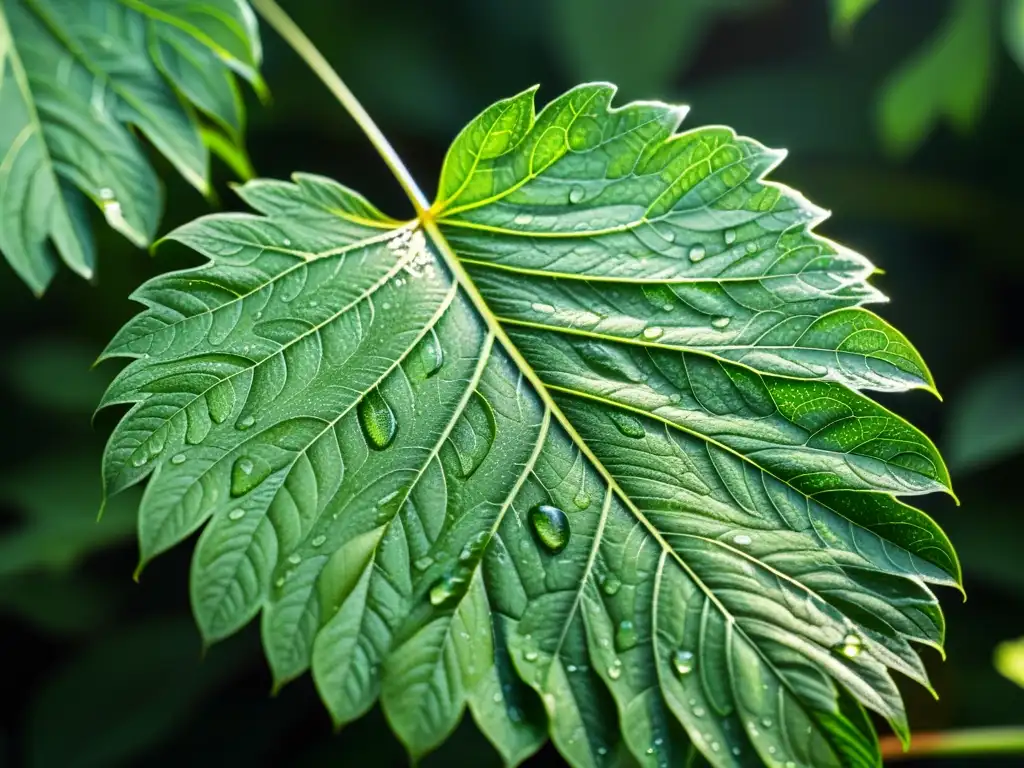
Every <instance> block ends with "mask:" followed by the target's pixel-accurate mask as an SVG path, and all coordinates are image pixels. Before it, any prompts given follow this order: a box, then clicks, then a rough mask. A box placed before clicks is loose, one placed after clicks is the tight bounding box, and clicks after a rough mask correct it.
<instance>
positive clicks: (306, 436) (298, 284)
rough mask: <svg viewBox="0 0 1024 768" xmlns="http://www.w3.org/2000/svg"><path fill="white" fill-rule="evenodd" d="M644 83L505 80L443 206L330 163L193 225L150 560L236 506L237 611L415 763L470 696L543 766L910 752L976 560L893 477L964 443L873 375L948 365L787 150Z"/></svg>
mask: <svg viewBox="0 0 1024 768" xmlns="http://www.w3.org/2000/svg"><path fill="white" fill-rule="evenodd" d="M613 93H614V89H613V88H612V87H611V86H608V85H605V84H590V85H583V86H580V87H578V88H575V89H573V90H571V91H569V92H568V93H566V94H564V95H563V96H561V97H559V98H557V99H555V100H554V101H553V102H551V103H550V104H548V105H547V106H546V107H545V108H544V109H543V111H541V112H540V113H539V114H536V115H535V114H534V92H533V90H532V89H531V90H529V91H526V92H524V93H522V94H520V95H518V96H515V97H513V98H511V99H509V100H506V101H502V102H499V103H497V104H495V105H494V106H492V107H490V108H488V109H487V110H486V111H485V112H484V113H483V114H481V115H480V116H479V117H478V118H476V119H475V120H474V121H473V122H472V123H470V124H469V125H468V126H467V127H466V128H465V129H464V130H463V132H462V133H461V134H460V135H459V137H458V138H457V139H456V141H455V143H454V144H453V146H452V148H451V149H450V151H449V154H448V156H447V159H446V161H445V164H444V168H443V171H442V177H441V181H440V187H439V192H438V196H437V202H436V203H435V204H434V206H433V207H432V209H431V211H430V214H429V215H430V217H431V218H432V219H433V220H434V222H436V225H437V228H438V230H439V231H440V233H441V235H440V236H436V235H435V236H434V237H431V235H430V234H429V232H427V231H425V230H424V229H423V228H421V226H420V224H419V223H418V222H417V221H413V222H397V221H394V220H392V219H390V218H388V217H386V216H384V215H383V214H381V213H380V212H378V211H377V210H376V209H375V208H374V207H373V206H372V205H370V204H369V203H368V202H367V201H366V200H365V199H364V198H362V197H361V196H359V195H358V194H356V193H355V192H353V191H351V190H349V189H346V188H345V187H342V186H340V185H339V184H337V183H336V182H333V181H331V180H328V179H325V178H322V177H317V176H312V175H302V174H299V175H296V176H295V177H294V179H293V181H292V182H290V183H289V182H281V181H269V180H258V181H253V182H250V183H248V184H246V185H245V186H243V187H242V188H241V189H240V194H241V196H242V197H243V198H244V200H245V201H246V202H247V203H248V204H249V205H250V206H251V207H252V208H253V209H255V210H256V211H257V213H256V214H220V215H214V216H208V217H205V218H202V219H199V220H197V221H195V222H193V223H191V224H188V225H186V226H184V227H182V228H180V229H178V230H177V231H175V232H174V233H172V235H171V236H170V237H171V238H172V239H174V240H177V241H179V242H181V243H184V244H185V245H187V246H189V247H191V248H193V249H195V250H196V251H198V252H199V253H200V254H202V255H203V256H205V257H206V258H207V259H208V260H209V261H208V262H207V263H206V264H204V265H203V266H200V267H197V268H195V269H189V270H184V271H180V272H174V273H171V274H167V275H165V276H162V277H159V278H156V279H154V280H152V281H150V282H149V283H147V284H146V285H144V286H143V287H142V288H140V289H139V290H138V291H137V292H136V294H135V295H134V298H135V299H136V300H137V301H139V302H141V303H142V304H144V305H145V306H146V310H145V311H144V312H142V313H141V314H140V315H138V316H137V317H136V318H134V319H133V320H132V321H131V322H129V323H128V324H127V325H126V326H125V327H124V328H123V329H122V330H121V332H120V333H119V334H118V335H117V336H116V338H115V339H114V340H113V341H112V343H111V344H110V346H109V347H108V349H107V351H106V353H105V355H106V356H107V357H127V358H132V361H131V362H130V364H129V365H128V366H127V367H126V368H125V369H124V370H123V372H122V373H121V374H120V375H119V376H118V378H117V379H116V380H115V382H114V383H113V384H112V386H111V388H110V390H109V391H108V393H107V395H106V397H105V399H104V404H105V405H112V404H130V405H131V409H130V410H129V412H128V413H127V415H126V416H125V417H124V418H123V420H122V421H121V423H120V424H119V425H118V427H117V428H116V430H115V431H114V433H113V435H112V437H111V439H110V443H109V446H108V449H107V452H106V456H105V462H104V476H105V484H106V488H107V491H108V492H110V493H113V492H117V491H120V490H122V489H123V488H126V487H128V486H130V485H132V484H134V483H137V482H139V481H140V480H142V479H143V478H146V477H149V483H148V487H147V488H146V492H145V496H144V500H143V502H142V506H141V511H140V519H139V534H140V542H141V556H142V562H143V564H144V563H145V562H148V561H149V560H150V559H151V558H152V557H154V556H155V555H156V554H158V553H160V552H163V551H164V550H166V549H168V548H169V547H172V546H174V545H175V544H177V543H179V542H180V541H182V540H183V539H185V538H186V537H188V536H189V535H190V534H192V533H193V532H195V531H198V530H200V529H202V533H201V535H200V536H199V540H198V544H197V545H196V549H195V553H194V557H193V561H192V573H191V596H192V603H193V607H194V611H195V615H196V618H197V621H198V623H199V626H200V628H201V630H202V633H203V635H204V637H205V638H206V639H207V640H208V641H215V640H217V639H220V638H223V637H225V636H227V635H230V634H231V633H233V632H235V631H237V630H238V629H239V628H240V627H242V626H243V625H245V624H246V623H248V622H249V621H250V620H252V619H253V618H254V617H256V616H257V615H259V616H260V621H261V624H262V634H263V640H264V646H265V649H266V655H267V658H268V660H269V663H270V666H271V668H272V670H273V674H274V677H275V680H276V684H277V685H280V684H283V683H284V682H286V681H288V680H290V679H292V678H294V677H296V676H298V675H301V674H302V673H304V672H305V671H306V670H307V669H311V670H312V674H313V678H314V680H315V682H316V685H317V687H318V689H319V691H320V694H321V696H322V698H323V700H324V702H325V704H326V706H327V708H328V709H329V710H330V713H331V715H332V716H333V718H334V720H335V721H336V722H337V723H338V724H339V725H340V724H344V723H349V722H351V721H353V720H355V719H356V718H358V717H359V716H360V715H362V714H363V713H365V712H366V711H367V710H368V709H369V708H370V707H371V706H372V705H373V704H374V702H375V701H376V700H377V699H380V701H381V704H382V706H383V709H384V712H385V714H386V715H387V717H388V719H389V721H390V723H391V725H392V727H393V728H394V730H395V732H396V733H397V735H398V736H399V738H400V739H401V740H402V741H403V742H404V743H405V744H406V746H407V747H408V749H409V751H410V753H411V755H413V756H414V757H417V756H420V755H422V754H424V753H426V752H429V751H430V750H432V749H434V748H435V747H437V746H438V745H439V744H440V743H441V742H442V741H443V740H444V739H445V738H446V737H447V736H448V734H450V733H451V732H452V730H453V729H454V728H455V727H456V725H457V723H458V722H459V720H460V718H461V717H462V716H463V713H464V710H465V709H466V707H467V706H468V708H469V710H470V712H471V713H472V715H473V717H474V718H475V720H476V722H477V724H478V725H479V727H480V728H481V730H482V731H483V732H484V733H485V734H486V736H487V737H488V738H489V739H490V740H491V741H492V743H493V744H494V746H495V747H496V749H497V750H498V751H499V752H500V753H501V754H502V756H503V757H504V759H505V760H506V761H507V762H508V763H510V764H516V763H518V762H520V761H522V760H523V759H525V758H526V757H527V756H529V755H530V754H532V753H533V752H534V751H536V750H537V749H538V748H539V746H540V745H541V744H542V743H543V741H544V740H545V739H546V738H547V737H548V736H550V738H551V739H552V740H553V741H554V744H555V746H556V747H557V748H558V750H559V751H560V752H561V754H562V755H563V756H564V757H565V758H566V760H567V761H568V762H569V763H570V764H572V765H576V766H590V765H612V764H615V765H618V764H631V761H632V760H635V761H636V762H639V763H640V764H641V765H645V766H647V765H650V766H654V765H682V764H684V762H685V760H686V759H687V756H688V755H691V753H692V752H693V751H694V750H696V751H699V752H700V753H702V754H703V755H704V756H705V757H706V758H707V760H709V761H710V762H711V763H712V764H713V765H716V766H754V765H761V764H770V765H779V766H814V767H815V768H821V767H822V766H833V765H834V766H873V765H878V764H879V762H880V758H879V754H878V747H877V739H876V736H875V734H874V731H873V729H872V725H871V723H870V720H869V719H868V718H867V715H866V712H865V708H866V709H870V710H873V711H874V712H877V713H879V714H881V715H882V716H883V717H885V718H886V719H888V721H889V722H890V723H891V724H892V726H893V727H894V728H895V730H896V731H897V733H899V734H900V735H901V736H904V737H905V736H906V734H907V724H906V717H905V712H904V707H903V704H902V702H901V698H900V694H899V692H898V690H897V688H896V686H895V684H894V682H893V679H892V677H891V672H892V671H898V672H900V673H902V674H903V675H906V676H908V677H910V678H912V679H914V680H916V681H918V682H920V683H922V684H923V685H926V686H927V685H928V681H927V677H926V673H925V670H924V668H923V665H922V662H921V660H920V658H919V656H918V653H917V650H916V645H917V644H925V645H930V646H933V647H940V646H941V643H942V639H943V618H942V614H941V611H940V609H939V606H938V603H937V601H936V598H935V596H934V595H933V593H932V592H931V591H930V588H929V585H932V584H942V585H947V586H953V587H957V586H958V585H959V579H960V574H959V566H958V564H957V560H956V556H955V554H954V552H953V550H952V548H951V546H950V544H949V542H948V540H947V539H946V537H945V536H944V534H943V533H942V532H941V530H940V529H939V528H938V527H937V526H936V524H935V523H934V522H933V521H932V520H931V519H929V518H928V517H927V516H926V515H924V514H923V513H922V512H919V511H918V510H915V509H913V508H912V507H910V506H907V505H905V504H903V503H902V502H900V501H898V500H897V497H898V496H904V495H915V494H922V493H928V492H931V491H948V490H949V478H948V475H947V472H946V469H945V466H944V464H943V462H942V459H941V458H940V456H939V455H938V453H937V451H936V449H935V448H934V446H933V445H932V443H931V442H930V441H929V440H928V439H927V438H926V437H925V436H924V435H922V434H921V433H920V432H919V431H917V430H916V429H915V428H914V427H912V426H910V425H909V424H908V423H906V422H905V421H903V420H902V419H901V418H899V417H898V416H896V415H894V414H893V413H891V412H889V411H887V410H885V409H884V408H882V407H881V406H879V405H877V404H876V403H874V402H873V401H872V400H870V399H869V398H868V397H866V396H864V395H863V394H861V393H860V391H861V390H882V391H897V390H905V389H910V388H922V389H928V390H932V389H933V385H932V380H931V378H930V376H929V374H928V371H927V368H926V367H925V365H924V363H923V362H922V361H921V359H920V357H919V356H918V354H917V352H916V351H915V350H914V349H913V347H912V346H911V345H910V344H909V343H908V342H907V340H906V339H905V338H904V337H903V336H902V335H901V334H899V333H898V332H897V331H896V330H894V329H893V328H891V327H890V326H889V325H888V324H887V323H886V322H885V321H884V320H882V319H880V318H879V317H878V316H877V315H875V314H873V313H871V312H869V311H868V310H866V309H864V308H863V305H864V304H866V303H869V302H877V301H880V300H882V299H883V297H882V296H881V294H880V293H879V292H878V291H877V290H876V289H875V288H873V287H871V286H870V285H869V284H868V282H867V278H868V276H869V275H870V274H871V273H872V271H873V267H872V266H871V264H870V263H869V262H868V261H867V260H866V259H865V258H864V257H862V256H860V255H858V254H856V253H853V252H851V251H849V250H847V249H845V248H842V247H840V246H838V245H836V244H834V243H832V242H829V241H827V240H825V239H823V238H821V237H820V236H818V235H816V234H813V233H812V231H811V230H812V228H813V226H814V225H815V224H816V223H817V222H819V221H820V220H821V219H823V218H824V216H825V214H824V213H823V212H822V211H821V210H819V209H817V208H815V207H813V206H812V205H810V204H809V203H808V202H807V201H806V200H805V199H804V198H802V197H801V196H800V195H799V194H797V193H796V192H794V191H792V190H790V189H788V188H786V187H784V186H781V185H778V184H774V183H771V182H767V181H764V180H763V177H764V175H765V174H766V173H767V172H768V171H769V170H770V169H771V168H772V167H774V166H775V165H776V164H777V163H778V162H779V160H780V158H781V156H782V155H781V153H779V152H775V151H772V150H769V149H766V148H765V147H763V146H761V145H760V144H758V143H757V142H755V141H752V140H750V139H747V138H742V137H738V136H737V135H736V134H735V133H734V132H732V131H731V130H729V129H727V128H721V127H710V128H698V129H695V130H691V131H689V132H686V133H682V134H676V133H675V131H676V128H677V127H678V124H679V122H680V121H681V119H682V116H683V114H684V110H682V109H679V108H676V107H671V106H668V105H664V104H660V103H634V104H629V105H627V106H624V107H621V108H614V109H613V108H611V106H610V103H611V99H612V96H613ZM452 251H453V252H454V253H455V254H456V255H457V257H458V261H457V262H452V261H451V260H450V256H448V255H447V254H450V252H452ZM458 265H461V266H458ZM456 266H458V268H455V267H456ZM463 269H464V270H465V271H466V272H467V273H468V274H469V276H470V277H471V280H465V279H456V277H457V276H458V274H459V272H460V270H463ZM531 371H532V372H533V373H531ZM534 373H535V374H536V377H539V380H540V381H541V382H542V385H541V386H539V387H535V386H533V385H532V384H531V383H530V380H531V378H532V379H533V380H534V381H537V378H536V377H534ZM630 756H631V757H630Z"/></svg>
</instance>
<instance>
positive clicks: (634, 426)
mask: <svg viewBox="0 0 1024 768" xmlns="http://www.w3.org/2000/svg"><path fill="white" fill-rule="evenodd" d="M610 416H611V419H612V422H613V423H614V424H615V426H616V427H618V430H619V432H621V433H622V434H624V435H625V436H626V437H631V438H633V439H634V440H640V439H641V438H644V437H647V432H646V431H645V430H644V425H643V424H641V423H640V422H639V421H637V420H636V419H634V418H633V417H632V416H630V415H629V414H628V413H618V412H617V411H612V412H611V414H610Z"/></svg>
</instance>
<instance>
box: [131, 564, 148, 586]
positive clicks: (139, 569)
mask: <svg viewBox="0 0 1024 768" xmlns="http://www.w3.org/2000/svg"><path fill="white" fill-rule="evenodd" d="M145 567H146V561H145V560H142V559H140V560H139V564H138V565H136V566H135V570H134V571H133V572H132V581H134V582H135V583H136V584H138V583H139V580H140V579H141V578H142V569H143V568H145Z"/></svg>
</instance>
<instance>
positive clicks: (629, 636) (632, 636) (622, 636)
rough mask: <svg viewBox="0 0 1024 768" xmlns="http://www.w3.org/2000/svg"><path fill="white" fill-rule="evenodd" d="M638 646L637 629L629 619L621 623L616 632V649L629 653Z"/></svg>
mask: <svg viewBox="0 0 1024 768" xmlns="http://www.w3.org/2000/svg"><path fill="white" fill-rule="evenodd" d="M635 645H636V628H635V627H634V626H633V622H632V621H630V620H629V619H623V620H622V621H620V622H619V628H618V629H617V630H616V631H615V647H616V648H618V649H619V650H620V651H628V650H629V649H630V648H632V647H633V646H635Z"/></svg>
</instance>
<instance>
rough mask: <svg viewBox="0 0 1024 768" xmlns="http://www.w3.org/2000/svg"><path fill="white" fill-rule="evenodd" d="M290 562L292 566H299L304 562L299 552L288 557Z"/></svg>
mask: <svg viewBox="0 0 1024 768" xmlns="http://www.w3.org/2000/svg"><path fill="white" fill-rule="evenodd" d="M288 562H289V563H291V564H292V565H298V564H299V563H301V562H302V555H300V554H299V553H298V552H296V553H295V554H293V555H289V556H288Z"/></svg>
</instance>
